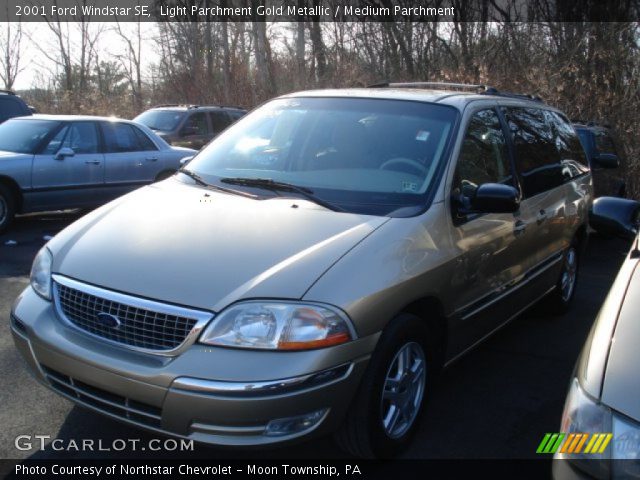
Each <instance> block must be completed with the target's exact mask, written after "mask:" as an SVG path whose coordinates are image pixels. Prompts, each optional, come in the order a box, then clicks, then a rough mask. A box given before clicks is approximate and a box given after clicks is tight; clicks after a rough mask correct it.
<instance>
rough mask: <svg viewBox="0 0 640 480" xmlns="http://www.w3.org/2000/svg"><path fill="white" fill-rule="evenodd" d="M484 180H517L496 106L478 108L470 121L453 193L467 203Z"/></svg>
mask: <svg viewBox="0 0 640 480" xmlns="http://www.w3.org/2000/svg"><path fill="white" fill-rule="evenodd" d="M483 183H504V184H512V183H513V181H512V174H511V164H510V161H509V154H508V151H507V144H506V141H505V138H504V133H503V132H502V128H501V126H500V119H499V118H498V114H497V113H496V112H495V110H493V109H487V110H480V111H479V112H476V113H475V114H474V115H473V117H472V118H471V121H470V122H469V126H468V127H467V133H466V134H465V137H464V140H463V142H462V147H461V149H460V156H459V157H458V164H457V166H456V173H455V176H454V184H453V192H452V193H453V195H454V196H456V197H458V198H460V200H461V201H462V202H463V203H466V201H468V200H469V199H471V198H472V197H473V195H474V194H475V191H476V189H477V188H478V186H479V185H481V184H483Z"/></svg>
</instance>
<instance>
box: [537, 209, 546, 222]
mask: <svg viewBox="0 0 640 480" xmlns="http://www.w3.org/2000/svg"><path fill="white" fill-rule="evenodd" d="M546 219H547V212H546V210H540V211H539V212H538V215H537V216H536V222H538V225H540V224H541V223H542V222H544V221H545V220H546Z"/></svg>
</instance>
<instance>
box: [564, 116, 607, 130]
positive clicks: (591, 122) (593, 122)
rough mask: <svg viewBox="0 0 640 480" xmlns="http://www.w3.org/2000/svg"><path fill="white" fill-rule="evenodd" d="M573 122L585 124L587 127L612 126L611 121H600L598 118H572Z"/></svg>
mask: <svg viewBox="0 0 640 480" xmlns="http://www.w3.org/2000/svg"><path fill="white" fill-rule="evenodd" d="M571 123H578V124H580V125H584V126H585V127H602V128H611V124H610V123H603V122H598V121H596V120H585V119H582V118H572V119H571Z"/></svg>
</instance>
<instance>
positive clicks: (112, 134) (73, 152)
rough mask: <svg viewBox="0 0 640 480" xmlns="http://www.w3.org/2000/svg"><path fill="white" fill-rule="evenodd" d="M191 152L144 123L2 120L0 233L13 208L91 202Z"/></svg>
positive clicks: (169, 168)
mask: <svg viewBox="0 0 640 480" xmlns="http://www.w3.org/2000/svg"><path fill="white" fill-rule="evenodd" d="M195 153H196V152H195V150H191V149H188V148H181V147H172V146H170V145H169V144H167V143H166V142H165V141H164V140H162V139H161V138H160V137H158V136H157V135H156V134H155V133H153V132H152V131H151V130H149V129H148V128H146V127H145V126H144V125H137V124H135V123H133V122H129V121H126V120H119V119H114V118H107V117H88V116H79V115H34V116H31V117H20V118H14V119H11V120H9V121H7V122H5V123H3V124H2V125H0V232H2V231H3V230H5V229H6V228H7V227H8V226H9V224H10V223H11V221H12V220H13V217H14V215H15V214H16V213H28V212H37V211H46V210H59V209H66V208H86V207H94V206H98V205H100V204H103V203H106V202H108V201H110V200H112V199H114V198H116V197H118V196H120V195H122V194H124V193H127V192H129V191H131V190H134V189H135V188H138V187H139V186H141V185H144V184H147V183H151V182H154V181H156V180H160V179H163V178H166V177H168V176H170V175H172V174H173V173H174V172H175V171H176V170H177V169H178V168H179V166H180V160H181V159H182V158H184V157H188V156H192V155H193V154H195Z"/></svg>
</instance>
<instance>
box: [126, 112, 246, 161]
mask: <svg viewBox="0 0 640 480" xmlns="http://www.w3.org/2000/svg"><path fill="white" fill-rule="evenodd" d="M246 113H247V111H246V110H244V109H242V108H238V107H223V106H214V105H174V104H169V105H159V106H157V107H154V108H151V109H149V110H147V111H146V112H143V113H141V114H140V115H138V116H137V117H136V118H134V119H133V121H134V122H138V123H141V124H142V125H145V126H147V127H149V128H150V129H151V130H153V131H155V132H156V133H157V134H158V135H159V136H160V137H162V138H163V139H164V140H165V141H166V142H167V143H169V144H171V145H180V146H183V147H189V148H195V149H196V150H198V149H200V148H202V147H203V146H205V145H206V144H207V143H209V141H210V140H211V139H212V138H214V137H215V136H216V135H218V134H219V133H220V132H222V131H223V130H224V129H225V128H227V127H228V126H229V125H231V124H232V123H233V122H235V121H236V120H238V119H239V118H241V117H242V116H243V115H245V114H246Z"/></svg>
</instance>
